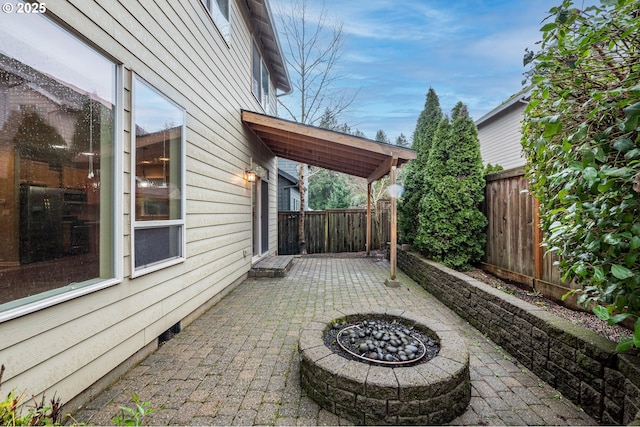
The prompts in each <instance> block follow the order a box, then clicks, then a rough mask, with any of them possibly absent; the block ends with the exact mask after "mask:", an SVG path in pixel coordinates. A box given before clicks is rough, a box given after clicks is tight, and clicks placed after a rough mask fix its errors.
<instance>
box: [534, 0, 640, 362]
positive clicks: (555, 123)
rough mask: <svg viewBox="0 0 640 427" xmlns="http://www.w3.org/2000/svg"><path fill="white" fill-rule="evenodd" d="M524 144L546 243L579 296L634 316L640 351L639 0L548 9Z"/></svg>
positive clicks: (602, 310) (613, 318) (602, 311)
mask: <svg viewBox="0 0 640 427" xmlns="http://www.w3.org/2000/svg"><path fill="white" fill-rule="evenodd" d="M550 13H551V14H550V19H549V22H547V23H545V25H544V26H543V27H542V29H541V31H542V34H543V40H542V45H541V50H540V51H539V53H537V54H535V55H534V54H532V53H529V54H528V55H527V56H526V57H525V62H529V61H530V63H531V64H533V67H532V69H531V74H532V83H533V91H532V94H531V101H530V103H529V105H528V106H527V108H526V110H525V121H524V123H525V124H524V127H523V139H522V144H523V147H524V152H525V154H526V156H527V159H528V162H527V176H528V178H529V180H530V182H531V189H532V191H533V194H534V195H535V196H536V197H537V198H538V200H539V201H540V217H541V227H542V229H543V231H544V235H545V243H546V245H547V247H548V249H550V250H551V251H552V252H556V253H558V254H559V255H560V256H561V259H562V261H561V262H560V269H561V271H562V272H563V273H564V278H565V279H570V280H574V281H575V282H577V283H579V284H580V285H582V293H581V296H580V298H579V301H581V302H585V303H588V302H590V301H594V302H595V303H597V304H599V306H598V307H597V308H596V310H595V311H596V313H597V314H598V315H599V317H601V318H603V319H606V320H609V321H610V323H616V322H619V321H621V320H623V319H625V318H628V317H634V318H635V319H636V323H635V325H636V327H635V336H634V338H632V339H627V340H624V341H623V342H621V344H620V345H619V349H620V350H626V349H629V348H631V347H632V346H633V345H635V346H636V347H640V320H638V316H639V315H640V204H639V194H638V192H640V133H639V130H640V3H639V2H638V1H637V0H617V1H611V0H607V1H602V5H601V6H593V7H589V8H586V9H584V10H580V9H578V8H577V7H576V6H575V5H574V4H573V2H572V1H569V0H566V1H563V2H562V4H561V5H560V6H558V7H555V8H553V9H551V11H550Z"/></svg>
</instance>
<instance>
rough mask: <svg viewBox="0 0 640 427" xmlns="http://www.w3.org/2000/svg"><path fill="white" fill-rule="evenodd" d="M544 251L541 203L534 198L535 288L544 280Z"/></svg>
mask: <svg viewBox="0 0 640 427" xmlns="http://www.w3.org/2000/svg"><path fill="white" fill-rule="evenodd" d="M543 260H544V250H543V248H542V228H540V202H539V201H538V199H537V198H536V197H534V198H533V288H534V289H535V287H536V280H542V275H543V271H544V264H543Z"/></svg>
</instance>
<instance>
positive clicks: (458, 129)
mask: <svg viewBox="0 0 640 427" xmlns="http://www.w3.org/2000/svg"><path fill="white" fill-rule="evenodd" d="M453 119H454V120H453V123H450V122H449V119H448V118H444V119H442V120H441V121H440V124H439V125H438V129H437V131H436V133H435V137H434V139H433V145H432V148H431V152H430V154H429V160H428V162H427V165H426V169H425V177H426V180H425V182H426V185H425V195H424V196H423V198H422V200H421V201H420V208H421V211H420V214H419V223H420V225H419V228H418V234H417V236H416V239H415V242H414V244H415V246H416V248H417V249H418V250H419V251H420V252H422V253H423V254H425V255H426V256H427V257H429V258H432V259H433V260H435V261H439V262H442V263H443V264H445V265H447V266H449V267H452V268H455V269H458V270H465V269H468V268H470V267H471V264H472V263H473V262H475V261H478V260H479V259H480V257H481V256H482V255H483V253H484V246H485V242H486V235H485V233H484V229H485V226H486V224H487V219H486V218H485V216H484V215H483V214H482V212H481V211H480V210H479V205H480V203H481V202H482V200H484V187H485V181H484V174H483V167H482V159H481V157H480V144H479V142H478V132H477V129H476V126H475V124H474V123H473V121H472V120H471V118H470V117H469V115H468V113H467V109H466V107H465V106H464V105H463V104H462V103H459V104H458V105H456V107H455V108H454V110H453Z"/></svg>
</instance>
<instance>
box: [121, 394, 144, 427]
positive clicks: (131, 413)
mask: <svg viewBox="0 0 640 427" xmlns="http://www.w3.org/2000/svg"><path fill="white" fill-rule="evenodd" d="M131 398H132V399H133V403H134V404H135V407H134V408H129V407H126V406H121V407H120V413H119V414H118V415H116V416H115V417H113V418H112V419H111V421H113V423H114V424H115V425H117V426H140V425H142V421H143V420H144V418H145V417H146V416H147V415H149V414H151V413H152V412H153V408H151V407H150V406H151V402H140V398H139V397H138V395H137V394H135V393H131Z"/></svg>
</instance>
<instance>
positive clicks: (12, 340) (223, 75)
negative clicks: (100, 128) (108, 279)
mask: <svg viewBox="0 0 640 427" xmlns="http://www.w3.org/2000/svg"><path fill="white" fill-rule="evenodd" d="M230 6H231V11H230V36H229V42H227V41H225V39H224V38H223V36H222V35H221V34H220V32H219V31H218V30H217V28H216V26H215V25H216V24H215V23H214V21H213V20H212V19H211V18H210V17H209V16H208V12H207V11H206V9H205V8H204V7H203V5H202V4H201V2H200V1H199V0H194V1H188V2H175V1H170V0H157V1H153V2H148V1H144V0H138V1H134V0H107V1H58V2H48V3H46V7H47V13H46V14H47V16H48V17H50V18H52V20H53V21H54V22H55V23H56V24H57V26H58V27H59V28H64V29H66V30H68V31H69V32H71V33H72V34H73V35H74V36H76V37H77V38H79V39H80V40H82V41H83V42H84V43H85V44H87V46H90V47H91V48H93V49H95V50H96V51H98V52H99V53H100V54H101V55H103V56H104V57H105V58H108V59H109V60H111V61H113V62H114V63H115V64H116V65H118V70H119V71H118V72H119V73H121V76H122V83H121V86H120V87H117V88H116V91H117V92H118V94H119V98H121V99H120V100H119V103H118V105H116V107H115V108H116V109H117V111H116V115H115V117H116V120H117V122H118V123H117V124H116V127H115V132H116V135H115V141H116V142H115V144H116V145H115V147H116V149H117V150H119V152H120V153H123V154H120V157H118V158H117V159H116V160H115V161H116V162H119V163H121V164H119V165H118V167H116V169H115V170H116V171H117V173H118V174H119V175H118V176H117V177H116V179H115V182H116V183H118V182H120V183H121V184H120V185H119V186H118V188H117V189H116V195H115V199H116V202H117V204H121V205H122V206H121V207H120V211H119V212H120V216H119V217H118V218H116V220H115V221H116V224H119V226H115V230H116V231H115V232H113V236H112V237H113V245H114V246H115V247H116V249H117V250H116V254H117V257H116V261H115V264H116V265H120V267H119V269H120V273H119V274H117V273H116V274H115V275H116V276H120V277H115V280H114V283H115V284H113V285H111V286H108V287H104V288H103V289H96V290H95V291H93V292H91V293H87V294H85V295H81V296H78V297H75V298H70V299H68V300H63V301H62V302H58V303H55V304H53V303H52V304H48V305H47V304H45V306H44V308H40V309H33V310H31V311H28V312H25V313H22V314H20V315H17V316H14V317H10V318H6V319H4V320H3V321H1V322H0V337H2V339H0V363H2V364H4V365H5V366H6V372H5V373H4V377H3V384H2V391H3V392H5V393H6V392H8V391H9V390H12V389H15V390H17V391H19V392H22V391H25V393H26V395H39V394H42V393H45V394H46V397H47V398H49V397H52V396H53V394H54V393H55V394H56V396H59V397H60V398H61V399H62V401H63V402H67V401H70V400H71V399H73V398H74V397H76V396H78V395H79V394H80V393H82V392H83V390H85V389H87V388H88V387H90V386H91V385H92V384H94V383H95V382H96V381H98V380H99V379H100V378H102V377H103V376H105V375H106V374H108V373H109V372H110V371H112V370H113V369H115V368H116V367H117V366H118V365H120V364H121V363H123V362H124V361H126V360H127V358H129V357H131V356H132V355H134V354H135V353H136V352H137V351H139V350H141V349H142V348H144V347H145V346H147V345H148V344H149V343H152V342H153V341H154V340H156V339H157V337H158V336H159V335H160V334H162V333H163V332H164V331H166V330H167V329H169V328H171V327H172V326H173V325H174V324H176V323H178V322H180V321H181V320H182V319H184V318H185V317H188V316H189V315H190V314H191V313H193V312H194V311H196V310H198V309H199V307H201V306H203V305H204V304H206V303H207V301H209V300H211V299H214V298H216V296H217V295H220V294H221V293H223V292H225V289H226V288H228V287H229V286H231V285H233V284H237V283H238V282H239V281H240V280H242V279H243V278H244V277H246V274H247V273H248V271H249V269H250V268H251V258H252V257H251V251H252V238H253V232H252V227H253V224H254V222H255V221H254V220H253V218H252V200H251V198H252V191H251V185H252V184H250V183H248V182H246V180H245V179H244V171H245V168H246V167H247V166H248V165H250V164H251V162H253V163H254V164H258V165H260V166H262V167H263V168H264V169H265V170H268V171H269V177H270V180H269V193H268V197H269V199H268V209H269V228H270V229H269V230H268V233H266V234H265V235H268V240H269V252H270V253H275V251H276V249H277V216H276V214H277V192H276V189H277V176H278V174H277V169H276V159H275V158H274V156H273V154H272V153H271V152H270V150H268V148H266V147H265V146H264V145H263V144H262V143H261V142H260V141H259V140H257V139H256V138H255V137H254V136H253V135H252V134H251V132H250V131H248V130H247V129H246V128H245V127H244V125H243V124H242V121H241V115H240V110H241V109H250V110H254V111H261V108H262V107H261V105H260V103H259V102H258V100H257V99H256V98H255V97H254V96H253V94H252V92H251V53H252V46H253V37H254V36H253V35H252V34H251V29H252V28H254V26H253V25H252V24H251V23H250V22H248V21H247V20H248V19H249V18H248V17H249V16H250V14H249V13H248V12H247V11H246V10H244V8H245V7H246V5H245V3H244V2H237V1H234V0H231V1H230ZM4 51H5V49H4V46H2V42H1V41H0V52H4ZM82 71H83V70H75V71H74V72H79V73H82ZM136 79H140V81H144V82H145V83H146V84H148V85H149V87H151V88H153V89H154V90H156V91H157V92H158V93H160V94H161V95H163V96H164V97H165V98H166V99H167V100H169V101H170V102H171V103H172V104H174V105H176V106H177V107H179V108H180V109H181V110H184V127H183V131H182V132H183V135H184V137H183V140H182V144H183V145H184V157H183V162H184V164H185V167H184V181H185V183H184V189H185V196H184V204H183V206H184V207H185V209H184V213H183V216H184V228H185V233H184V238H185V241H186V244H185V251H184V252H185V253H184V254H183V255H182V257H183V258H184V259H183V260H182V261H181V262H177V263H175V264H174V265H169V264H167V266H165V267H164V268H159V269H157V270H156V271H153V272H150V273H148V274H143V275H138V276H137V277H135V278H132V277H131V276H132V272H133V268H134V267H133V266H132V265H131V257H132V246H131V245H132V243H131V242H132V240H133V239H134V236H133V235H132V227H131V222H132V221H134V220H135V218H136V215H137V214H136V213H134V212H133V209H134V207H133V206H132V198H131V191H132V183H131V179H132V177H131V175H132V174H134V173H137V172H136V171H133V170H132V167H133V165H132V158H133V156H134V155H135V152H136V148H135V147H136V145H135V144H136V141H135V134H136V131H137V129H132V122H131V121H132V115H133V114H134V109H135V107H134V102H133V96H134V93H135V81H136ZM0 89H1V87H0ZM0 93H1V92H0ZM270 96H271V97H272V98H273V99H270V100H269V105H272V106H275V105H276V101H275V90H273V91H271V95H270ZM0 101H2V98H1V97H0ZM0 111H2V110H0ZM2 153H3V152H0V156H2V155H3V154H2ZM0 160H2V159H0ZM11 164H13V163H11ZM103 173H104V171H103ZM85 175H86V173H85ZM101 209H104V207H101ZM114 209H115V208H114ZM116 212H118V210H116ZM115 216H118V214H116V215H115ZM102 245H103V242H100V247H101V248H102V247H103V246H102ZM0 261H2V260H1V259H0ZM54 262H55V261H54ZM1 265H2V263H0V266H1ZM13 267H14V268H15V267H16V266H13ZM19 267H20V266H17V268H19ZM1 268H2V267H0V280H4V279H1V278H2V277H3V276H2V273H3V270H2V269H1ZM116 270H118V268H116ZM69 282H73V280H71V279H70V280H69ZM116 282H117V283H116ZM3 285H4V283H0V291H2V287H3ZM1 304H2V301H1V300H0V309H2V305H1ZM1 314H2V311H1V310H0V315H1Z"/></svg>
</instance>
